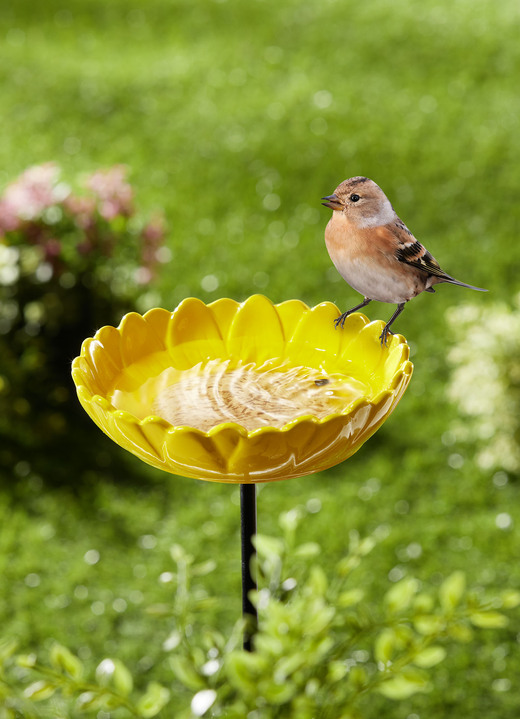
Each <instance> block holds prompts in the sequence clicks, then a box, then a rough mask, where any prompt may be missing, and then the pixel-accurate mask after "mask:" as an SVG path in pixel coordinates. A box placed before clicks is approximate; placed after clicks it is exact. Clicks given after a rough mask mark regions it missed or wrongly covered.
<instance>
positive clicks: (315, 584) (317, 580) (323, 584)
mask: <svg viewBox="0 0 520 719" xmlns="http://www.w3.org/2000/svg"><path fill="white" fill-rule="evenodd" d="M306 586H307V587H308V588H309V589H310V590H311V592H312V595H313V596H314V597H323V596H325V593H326V591H327V587H328V581H327V575H326V574H325V572H324V571H323V569H322V568H321V567H318V566H317V565H314V566H313V567H311V570H310V572H309V579H308V580H307V583H306Z"/></svg>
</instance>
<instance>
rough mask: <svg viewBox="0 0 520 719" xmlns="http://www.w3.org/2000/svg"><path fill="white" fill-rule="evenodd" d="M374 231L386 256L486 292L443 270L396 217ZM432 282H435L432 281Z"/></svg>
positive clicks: (445, 280) (441, 280)
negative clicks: (390, 223)
mask: <svg viewBox="0 0 520 719" xmlns="http://www.w3.org/2000/svg"><path fill="white" fill-rule="evenodd" d="M376 233H377V236H378V240H379V244H380V246H381V248H383V247H384V252H385V254H386V255H387V256H388V255H390V254H391V255H393V257H394V258H395V259H396V260H397V261H398V262H403V263H404V264H405V265H410V266H411V267H415V269H417V270H421V271H422V272H425V273H426V274H427V275H428V276H430V277H438V278H439V281H440V282H450V283H451V284H454V285H460V286H461V287H468V288H469V289H470V290H478V291H479V292H487V290H485V289H483V288H482V287H475V286H474V285H467V284H466V283H465V282H460V281H459V280H456V279H455V278H454V277H452V276H451V275H449V274H448V273H447V272H444V270H443V269H441V267H440V265H439V263H438V262H437V260H436V259H435V257H434V256H433V255H432V254H431V253H430V252H428V250H427V249H426V247H424V246H423V245H421V243H420V242H419V240H416V239H415V237H414V236H413V235H412V233H411V232H410V230H409V229H408V227H406V225H405V224H404V223H403V222H402V221H401V220H399V219H397V220H396V221H395V222H394V223H393V224H392V225H385V226H384V227H378V228H377V229H376ZM433 284H435V283H434V282H433ZM427 291H429V292H433V291H434V290H433V288H431V287H429V288H427Z"/></svg>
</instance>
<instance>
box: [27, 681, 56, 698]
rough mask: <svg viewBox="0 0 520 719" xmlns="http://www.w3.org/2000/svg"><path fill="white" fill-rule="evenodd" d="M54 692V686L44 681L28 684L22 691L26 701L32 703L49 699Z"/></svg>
mask: <svg viewBox="0 0 520 719" xmlns="http://www.w3.org/2000/svg"><path fill="white" fill-rule="evenodd" d="M55 691H56V686H55V685H54V684H51V682H48V681H46V680H45V679H40V680H39V681H37V682H33V683H32V684H29V686H28V687H26V688H25V689H24V693H23V694H24V696H25V697H26V699H30V700H31V701H33V702H41V701H43V700H44V699H48V698H49V697H51V696H52V695H53V694H54V692H55Z"/></svg>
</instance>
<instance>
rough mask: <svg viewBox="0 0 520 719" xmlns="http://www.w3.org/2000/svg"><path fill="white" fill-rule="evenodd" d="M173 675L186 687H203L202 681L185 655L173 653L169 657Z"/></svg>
mask: <svg viewBox="0 0 520 719" xmlns="http://www.w3.org/2000/svg"><path fill="white" fill-rule="evenodd" d="M169 661H170V667H171V669H172V671H173V673H174V675H175V677H176V678H177V679H178V680H179V681H180V682H181V684H184V686H185V687H187V688H188V689H192V690H194V691H198V690H199V689H203V688H204V681H203V680H202V678H201V677H200V676H199V674H198V672H197V671H196V669H195V668H194V666H193V664H192V662H191V661H190V660H189V659H187V658H186V657H181V656H178V655H173V656H171V657H170V659H169Z"/></svg>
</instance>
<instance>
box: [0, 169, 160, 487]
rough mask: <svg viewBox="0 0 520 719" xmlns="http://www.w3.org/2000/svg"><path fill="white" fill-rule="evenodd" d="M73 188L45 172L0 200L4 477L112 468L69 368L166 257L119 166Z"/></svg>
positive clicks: (155, 224)
mask: <svg viewBox="0 0 520 719" xmlns="http://www.w3.org/2000/svg"><path fill="white" fill-rule="evenodd" d="M80 184H81V185H82V189H81V190H80V191H77V190H75V189H73V188H72V187H71V186H70V185H68V184H67V183H66V182H65V181H64V180H63V179H62V177H61V171H60V168H59V166H58V165H56V164H54V163H46V164H43V165H38V166H34V167H30V168H29V169H28V170H26V171H25V172H24V173H22V175H20V177H18V178H17V179H16V180H14V182H12V183H11V184H9V185H8V186H7V187H6V188H5V190H4V192H3V194H2V195H1V196H0V356H1V357H2V364H1V371H0V439H1V440H2V442H1V446H2V449H1V451H0V469H1V470H3V471H5V472H6V473H7V475H8V476H10V475H12V471H13V468H16V471H17V472H18V473H19V474H22V475H23V474H27V472H28V471H29V468H32V469H33V470H34V471H36V472H38V473H41V474H44V475H45V476H47V477H49V478H54V479H56V478H59V477H62V478H63V479H66V478H67V476H68V477H70V475H71V473H72V474H74V475H75V477H77V468H78V467H83V468H84V469H85V470H88V469H89V468H93V467H96V466H97V467H99V466H100V465H101V466H106V465H107V463H109V462H110V455H109V452H110V451H111V448H108V447H107V443H104V442H103V448H102V449H101V448H100V449H97V446H100V445H101V442H102V436H101V435H100V433H99V432H98V431H97V430H96V429H95V428H93V427H91V426H90V425H91V423H90V422H89V420H88V418H87V417H86V416H84V413H83V411H82V410H81V408H80V406H79V404H78V402H77V400H76V397H75V392H74V387H73V384H72V381H71V379H70V362H71V360H72V359H73V358H74V357H75V356H76V355H77V354H79V350H80V347H81V342H82V341H83V339H84V338H85V337H87V336H88V335H89V334H92V332H94V331H95V330H96V329H97V328H98V327H99V326H100V325H102V324H107V323H110V322H112V323H115V324H117V323H118V322H119V320H120V319H121V316H122V314H124V312H125V311H128V310H131V309H134V308H135V303H136V300H137V298H138V297H139V295H140V294H142V293H143V292H144V290H145V288H146V287H147V286H148V285H149V283H150V281H151V280H152V279H153V277H154V273H155V270H156V267H157V264H158V263H159V261H160V260H161V259H162V260H164V259H167V257H168V254H167V251H165V248H163V247H162V243H163V239H164V226H163V220H162V217H161V216H159V215H157V216H156V217H153V218H152V219H148V220H145V219H143V217H142V216H141V215H140V214H139V213H138V212H137V211H136V208H135V205H134V196H133V195H134V193H133V190H132V187H131V186H130V184H129V183H128V180H127V179H126V170H125V168H124V167H122V166H114V167H111V168H109V169H107V170H97V171H96V172H94V173H93V174H91V175H89V176H86V177H84V178H83V181H82V182H81V183H80ZM161 253H162V254H161ZM65 442H66V445H67V452H66V453H64V452H63V445H64V443H65ZM80 457H83V459H84V462H81V461H78V458H80ZM69 458H70V460H69Z"/></svg>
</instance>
